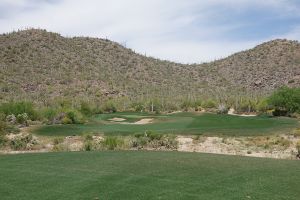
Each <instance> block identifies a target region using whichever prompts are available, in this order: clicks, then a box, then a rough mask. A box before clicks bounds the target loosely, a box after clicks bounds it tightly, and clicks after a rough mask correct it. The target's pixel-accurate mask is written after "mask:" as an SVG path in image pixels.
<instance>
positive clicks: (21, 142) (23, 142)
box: [10, 134, 33, 151]
mask: <svg viewBox="0 0 300 200" xmlns="http://www.w3.org/2000/svg"><path fill="white" fill-rule="evenodd" d="M32 139H33V138H32V135H31V134H29V135H26V136H22V137H15V138H14V139H12V140H11V141H10V147H11V148H12V149H13V150H16V151H18V150H25V149H26V147H27V144H28V143H30V142H31V141H32Z"/></svg>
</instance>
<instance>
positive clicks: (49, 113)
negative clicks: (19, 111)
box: [41, 107, 58, 122]
mask: <svg viewBox="0 0 300 200" xmlns="http://www.w3.org/2000/svg"><path fill="white" fill-rule="evenodd" d="M57 114H58V111H57V110H56V109H54V108H50V107H48V108H44V109H43V110H42V111H41V115H42V116H43V117H44V118H46V119H47V120H48V121H50V122H52V121H53V120H54V119H55V117H56V116H57Z"/></svg>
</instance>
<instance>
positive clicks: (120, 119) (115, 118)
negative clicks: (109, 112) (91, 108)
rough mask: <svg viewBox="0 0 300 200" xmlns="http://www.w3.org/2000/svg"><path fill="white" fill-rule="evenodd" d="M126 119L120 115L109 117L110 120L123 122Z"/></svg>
mask: <svg viewBox="0 0 300 200" xmlns="http://www.w3.org/2000/svg"><path fill="white" fill-rule="evenodd" d="M125 120H126V119H124V118H118V117H114V118H111V119H109V121H114V122H122V121H125Z"/></svg>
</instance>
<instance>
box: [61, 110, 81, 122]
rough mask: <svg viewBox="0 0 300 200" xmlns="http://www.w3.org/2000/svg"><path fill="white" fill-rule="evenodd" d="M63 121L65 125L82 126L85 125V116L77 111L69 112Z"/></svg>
mask: <svg viewBox="0 0 300 200" xmlns="http://www.w3.org/2000/svg"><path fill="white" fill-rule="evenodd" d="M65 114H66V115H65V117H64V118H63V119H62V123H63V124H82V123H84V117H83V115H82V114H81V113H80V112H78V111H77V110H68V111H67V112H66V113H65Z"/></svg>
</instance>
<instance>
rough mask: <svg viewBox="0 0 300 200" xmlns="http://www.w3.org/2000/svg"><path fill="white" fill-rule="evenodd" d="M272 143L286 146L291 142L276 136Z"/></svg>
mask: <svg viewBox="0 0 300 200" xmlns="http://www.w3.org/2000/svg"><path fill="white" fill-rule="evenodd" d="M274 144H276V145H279V146H282V147H284V148H288V147H289V146H290V145H291V142H290V141H289V140H287V139H285V138H283V137H280V138H277V139H276V140H275V142H274Z"/></svg>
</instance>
